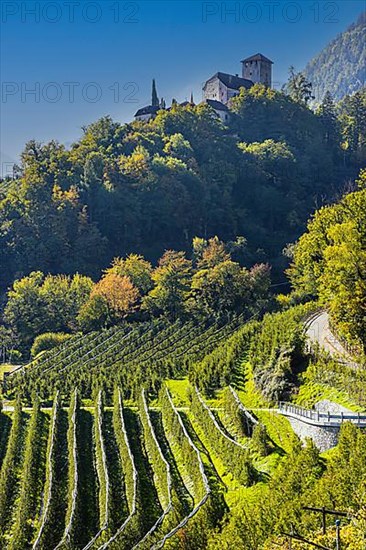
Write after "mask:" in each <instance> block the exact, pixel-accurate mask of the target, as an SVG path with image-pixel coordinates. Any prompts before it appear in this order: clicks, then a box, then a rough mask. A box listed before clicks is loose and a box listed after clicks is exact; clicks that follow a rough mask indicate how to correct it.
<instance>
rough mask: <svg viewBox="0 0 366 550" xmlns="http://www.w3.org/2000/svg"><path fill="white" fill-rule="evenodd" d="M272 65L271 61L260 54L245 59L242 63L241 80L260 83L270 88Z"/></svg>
mask: <svg viewBox="0 0 366 550" xmlns="http://www.w3.org/2000/svg"><path fill="white" fill-rule="evenodd" d="M272 65H273V61H271V60H270V59H268V57H265V56H264V55H262V54H261V53H257V54H256V55H252V56H251V57H247V58H246V59H243V61H242V66H243V67H242V75H243V78H246V79H248V80H251V81H252V82H254V83H255V84H256V83H258V82H259V83H261V84H264V85H265V86H267V87H268V88H271V86H272Z"/></svg>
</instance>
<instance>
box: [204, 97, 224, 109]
mask: <svg viewBox="0 0 366 550" xmlns="http://www.w3.org/2000/svg"><path fill="white" fill-rule="evenodd" d="M204 103H207V105H209V106H210V107H212V108H213V109H215V111H228V110H229V109H228V108H227V107H226V105H224V103H221V101H216V100H215V99H205V100H204Z"/></svg>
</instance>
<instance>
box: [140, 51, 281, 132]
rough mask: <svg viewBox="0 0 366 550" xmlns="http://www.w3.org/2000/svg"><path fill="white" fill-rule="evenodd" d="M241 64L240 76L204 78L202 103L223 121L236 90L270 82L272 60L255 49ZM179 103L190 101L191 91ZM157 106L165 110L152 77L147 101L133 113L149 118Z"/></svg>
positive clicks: (157, 109)
mask: <svg viewBox="0 0 366 550" xmlns="http://www.w3.org/2000/svg"><path fill="white" fill-rule="evenodd" d="M241 64H242V76H241V77H240V76H239V75H238V74H236V75H232V74H227V73H222V72H217V73H216V74H214V75H213V76H212V77H211V78H209V79H208V80H206V82H205V84H204V85H203V103H206V104H207V105H209V106H210V107H211V108H212V109H213V110H214V112H215V114H216V115H217V116H218V117H219V118H220V119H221V120H222V121H223V122H227V121H228V120H229V117H230V112H229V109H228V104H229V102H230V100H231V99H232V98H233V97H235V96H236V95H238V94H239V92H240V88H245V89H249V88H251V87H252V86H254V84H257V83H260V84H264V85H265V86H267V87H268V88H271V86H272V65H273V61H271V60H270V59H268V57H265V56H264V55H262V54H261V53H257V54H255V55H252V56H251V57H247V58H246V59H243V60H242V61H241ZM174 103H176V101H175V100H173V102H172V105H173V104H174ZM180 105H183V106H184V105H194V101H193V96H192V95H191V100H190V101H185V102H184V103H181V104H180ZM161 109H164V110H166V105H165V101H164V99H161V100H159V99H158V96H157V92H156V85H155V80H153V89H152V101H151V105H148V106H147V107H143V108H142V109H139V110H138V111H137V113H136V114H135V120H143V121H149V120H150V119H152V118H154V117H155V116H156V114H157V112H158V111H160V110H161ZM169 109H170V107H169V108H168V110H169Z"/></svg>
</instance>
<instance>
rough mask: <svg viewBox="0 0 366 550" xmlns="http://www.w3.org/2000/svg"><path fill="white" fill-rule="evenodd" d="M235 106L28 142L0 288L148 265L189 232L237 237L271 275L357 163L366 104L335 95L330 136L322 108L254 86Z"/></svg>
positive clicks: (3, 210) (7, 208)
mask: <svg viewBox="0 0 366 550" xmlns="http://www.w3.org/2000/svg"><path fill="white" fill-rule="evenodd" d="M328 99H329V98H328ZM231 109H232V117H231V120H230V122H229V123H228V127H224V126H223V124H222V123H221V121H220V120H219V119H218V118H217V117H216V116H215V115H214V113H213V111H212V110H211V109H210V108H209V107H208V106H207V105H204V104H201V105H199V106H197V107H194V106H192V105H189V106H186V107H182V106H179V105H178V104H175V105H174V106H173V107H172V108H171V109H170V110H166V111H160V112H159V113H158V115H157V117H156V118H155V120H153V121H151V122H150V123H148V124H147V123H144V122H140V121H135V122H132V123H130V124H124V125H122V124H120V123H118V122H113V121H112V120H111V119H110V118H109V117H105V118H103V119H101V120H99V121H97V122H95V123H93V124H91V125H90V126H88V127H86V128H84V134H83V136H82V137H81V139H80V140H79V141H77V142H76V143H74V144H73V145H72V147H71V148H70V149H69V150H67V149H66V148H65V147H64V146H62V145H60V144H58V143H57V142H54V141H51V142H50V143H48V144H44V145H42V144H40V143H36V142H34V141H31V142H29V143H28V144H27V145H26V147H25V150H24V152H23V155H22V163H21V170H20V172H19V171H18V172H16V179H15V180H14V181H12V182H9V185H7V186H6V190H4V191H2V194H1V196H0V285H1V288H2V290H4V289H5V288H6V287H7V285H9V284H11V283H12V282H13V280H14V279H15V278H19V277H22V276H25V275H29V273H30V272H32V271H39V270H40V271H42V272H44V273H52V274H56V273H66V274H73V273H75V272H76V271H79V272H81V273H84V274H86V275H89V276H92V277H93V278H98V277H99V276H100V271H101V270H102V269H103V267H104V266H105V265H107V264H108V262H110V261H111V260H112V258H113V257H119V256H125V255H128V254H130V253H133V252H138V253H139V254H143V255H145V256H146V258H148V259H149V260H150V261H154V262H155V261H156V260H157V258H159V257H160V256H161V254H162V253H163V252H164V250H167V249H175V250H185V251H188V250H189V247H190V243H191V241H192V238H193V237H194V236H195V235H201V236H203V237H204V238H205V239H207V238H210V237H212V236H213V235H218V236H219V237H220V238H221V239H223V240H225V241H229V240H231V239H234V238H235V237H236V235H243V236H244V237H245V239H246V241H247V249H246V254H245V255H243V257H242V260H243V261H245V263H246V265H247V266H249V265H251V264H253V263H255V262H257V261H265V262H269V263H271V264H272V265H273V267H274V269H273V273H274V274H275V276H276V274H277V276H278V274H279V268H281V267H282V266H283V259H281V250H282V248H283V247H284V245H286V243H288V242H292V241H294V240H295V239H296V238H298V236H299V235H300V234H301V232H302V231H303V229H304V224H305V221H306V219H307V217H308V216H309V214H310V213H311V212H312V211H313V210H314V209H315V207H316V206H317V205H318V206H319V205H321V204H322V203H323V202H324V201H326V202H327V201H329V200H330V199H331V198H332V197H333V195H334V193H335V192H336V191H337V190H338V189H340V188H341V187H342V185H343V182H344V180H345V178H346V177H348V176H353V175H354V173H355V172H356V168H357V166H358V165H359V164H360V163H361V162H362V159H364V144H365V130H364V116H365V102H364V96H362V94H361V92H360V96H354V97H352V98H346V99H345V100H344V101H343V103H342V106H340V107H339V113H338V112H337V115H338V114H339V116H340V120H339V121H338V124H339V126H337V128H335V126H336V125H335V124H334V128H333V122H335V121H334V120H333V114H332V113H330V110H331V106H330V102H329V101H327V102H326V103H325V104H324V107H323V109H322V110H321V111H319V112H318V113H314V112H312V111H311V110H310V109H309V108H308V107H307V106H306V105H304V104H303V102H301V101H300V102H296V101H294V100H293V99H291V98H290V97H289V96H287V95H286V94H284V93H281V92H276V91H274V90H270V89H266V88H264V87H263V86H260V85H256V86H254V87H253V88H251V89H250V90H242V92H241V93H240V95H239V97H237V98H235V99H234V100H233V102H232V106H231ZM336 111H337V109H336ZM330 126H332V128H330ZM341 146H342V147H341ZM342 148H343V150H342ZM133 261H134V260H133V258H131V260H130V264H132V263H133ZM123 269H132V267H131V268H130V267H126V266H125V267H124V268H123ZM143 284H144V285H145V284H147V283H146V281H145V282H144V283H143ZM137 286H138V285H137Z"/></svg>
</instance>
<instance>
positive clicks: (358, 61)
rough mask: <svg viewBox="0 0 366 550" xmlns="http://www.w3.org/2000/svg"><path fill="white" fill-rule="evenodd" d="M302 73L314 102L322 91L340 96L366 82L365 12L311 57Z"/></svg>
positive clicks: (336, 96) (320, 95) (349, 92)
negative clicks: (309, 83)
mask: <svg viewBox="0 0 366 550" xmlns="http://www.w3.org/2000/svg"><path fill="white" fill-rule="evenodd" d="M304 73H305V75H306V77H307V78H308V80H310V82H311V83H312V84H313V92H314V95H315V99H316V100H317V101H318V102H320V101H321V100H322V99H323V97H324V95H325V93H326V92H330V93H331V94H332V96H333V97H334V98H335V99H336V100H340V99H342V98H343V97H344V96H346V95H349V94H353V93H354V92H357V91H358V90H360V89H361V88H362V87H363V86H364V85H365V82H366V12H364V13H362V14H361V15H360V17H359V19H358V21H356V22H355V23H353V24H352V25H350V26H349V27H348V29H347V30H345V31H344V32H343V33H341V34H340V35H338V36H337V37H336V38H335V39H334V40H332V42H330V44H328V45H327V46H326V47H325V48H324V49H323V50H322V51H321V52H320V53H319V54H318V55H317V56H316V57H314V59H312V60H311V61H310V62H309V63H308V64H307V66H306V68H305V71H304Z"/></svg>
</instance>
